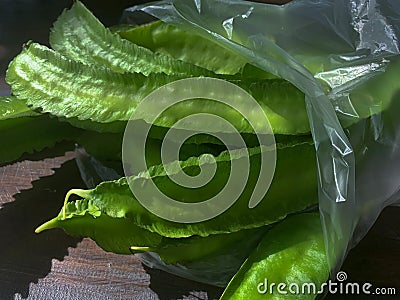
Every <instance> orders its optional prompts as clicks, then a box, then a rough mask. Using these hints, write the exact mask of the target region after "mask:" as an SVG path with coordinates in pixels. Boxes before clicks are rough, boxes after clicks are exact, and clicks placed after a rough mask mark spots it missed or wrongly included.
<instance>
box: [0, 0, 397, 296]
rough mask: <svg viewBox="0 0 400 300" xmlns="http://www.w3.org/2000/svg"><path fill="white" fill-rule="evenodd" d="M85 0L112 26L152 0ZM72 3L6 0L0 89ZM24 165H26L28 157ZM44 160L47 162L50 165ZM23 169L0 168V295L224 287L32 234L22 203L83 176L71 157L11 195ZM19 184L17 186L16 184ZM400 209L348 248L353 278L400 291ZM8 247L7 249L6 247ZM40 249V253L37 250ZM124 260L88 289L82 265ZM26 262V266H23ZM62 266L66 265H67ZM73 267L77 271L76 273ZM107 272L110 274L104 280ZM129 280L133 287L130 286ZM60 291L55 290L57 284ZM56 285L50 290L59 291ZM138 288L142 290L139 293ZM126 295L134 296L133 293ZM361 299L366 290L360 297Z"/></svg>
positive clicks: (0, 17)
mask: <svg viewBox="0 0 400 300" xmlns="http://www.w3.org/2000/svg"><path fill="white" fill-rule="evenodd" d="M82 2H84V3H85V5H86V6H87V7H88V8H89V9H90V10H92V11H93V12H94V14H95V15H96V16H97V17H98V18H99V19H100V20H101V21H102V22H103V23H104V24H105V25H107V26H110V25H114V24H117V23H118V22H119V19H120V16H121V13H122V11H123V9H124V8H126V7H129V6H131V5H134V4H139V3H144V2H146V1H129V0H113V1H99V0H97V1H96V0H86V1H85V0H84V1H82ZM276 2H285V1H276ZM71 4H72V1H67V0H0V95H5V94H7V93H9V88H8V86H7V85H6V83H5V81H4V75H5V71H6V68H7V65H8V63H9V61H10V60H11V59H12V58H13V57H14V56H15V55H17V54H18V53H19V52H20V50H21V46H22V44H23V43H25V42H26V41H28V40H34V41H37V42H39V43H42V44H46V45H47V44H48V34H49V28H50V27H51V24H52V23H53V21H54V20H55V19H56V18H57V16H58V15H59V14H60V13H61V11H62V10H63V9H64V8H66V7H69V6H70V5H71ZM66 147H67V146H66ZM68 147H69V146H68ZM65 149H66V148H62V149H61V150H60V149H58V150H57V151H59V152H60V153H61V154H63V153H64V152H63V151H64V150H65ZM46 155H47V156H46ZM55 155H56V154H55V153H54V151H53V152H48V151H47V152H46V151H45V153H44V154H43V157H54V156H55ZM25 164H26V163H25ZM22 166H25V165H24V164H22ZM25 168H26V169H29V168H30V169H29V170H30V171H29V172H31V173H29V172H28V171H26V170H25V171H26V172H28V173H29V174H30V175H29V174H28V173H26V174H28V175H24V176H27V177H28V178H32V172H33V173H35V172H36V173H37V172H38V171H37V170H38V169H35V168H39V166H38V165H35V166H34V167H32V166H31V165H27V166H25ZM40 168H44V166H43V165H40ZM46 168H49V167H48V166H47V165H46ZM20 169H21V165H20V164H18V165H17V164H14V165H12V166H10V167H7V168H6V167H2V168H0V175H1V172H2V171H3V175H2V177H1V176H0V196H2V195H3V194H4V193H5V192H4V191H6V192H7V193H8V195H9V196H10V197H9V198H7V199H10V200H7V201H13V202H11V203H7V204H5V202H6V201H5V200H4V199H6V198H4V197H3V198H2V197H0V204H1V205H2V207H1V209H0V239H1V240H0V244H2V246H1V247H3V249H1V250H0V255H1V256H2V258H1V259H0V300H3V299H8V297H10V299H11V298H14V297H13V295H14V293H15V294H19V295H22V297H23V298H25V297H28V296H29V297H30V298H31V299H50V298H46V296H44V295H45V294H46V292H44V294H43V295H42V296H40V293H43V290H44V289H47V290H49V289H53V288H54V289H56V288H59V287H60V291H59V295H60V297H61V298H59V299H63V298H65V293H69V292H67V291H72V290H73V289H74V288H76V290H77V291H79V289H81V290H82V295H83V294H85V295H86V296H85V299H90V298H91V299H106V298H102V297H103V296H104V295H105V294H107V293H110V291H112V290H114V292H115V294H114V296H115V297H111V298H110V299H112V298H114V299H119V298H120V297H121V295H122V294H118V293H117V290H118V289H117V286H119V287H120V290H118V291H120V293H128V292H132V293H135V296H133V295H132V298H131V299H137V298H143V299H147V298H148V297H151V298H153V297H155V298H157V297H158V298H160V299H177V298H181V297H183V296H184V295H186V296H187V297H189V298H194V299H207V298H216V297H218V296H219V294H220V293H221V290H220V289H218V288H214V287H210V286H206V285H201V284H197V283H194V282H190V281H187V280H181V279H179V278H177V277H175V276H172V275H168V274H166V273H163V272H160V271H156V270H151V269H148V268H145V269H143V267H142V266H140V263H139V262H138V261H137V260H132V258H129V259H126V258H125V257H123V258H121V257H120V256H110V255H108V254H107V255H108V256H107V255H106V254H105V253H103V252H102V251H101V250H100V249H98V248H96V246H95V245H94V244H93V243H91V242H90V241H83V242H81V241H80V240H76V239H71V238H69V237H67V236H66V235H65V234H64V233H62V232H56V233H54V234H50V233H49V235H44V237H43V236H42V237H40V238H38V237H36V236H34V235H26V232H27V229H26V227H24V226H28V228H29V230H31V229H33V228H34V226H36V225H37V224H40V223H41V220H39V219H38V218H37V217H36V218H35V219H33V220H32V219H29V218H27V217H26V216H24V215H23V214H22V215H21V213H20V212H21V209H22V208H24V210H22V211H26V214H28V213H29V210H33V211H34V210H35V209H37V205H36V204H33V203H35V202H34V201H36V199H38V198H43V199H44V200H43V201H44V202H43V201H42V202H41V203H42V204H41V205H42V206H43V207H42V208H43V209H48V210H54V212H58V208H59V207H60V205H59V203H57V202H56V203H54V198H59V199H62V195H64V194H65V191H66V190H67V189H68V188H69V187H70V183H71V182H75V183H76V184H77V185H82V183H81V180H80V179H79V173H78V170H77V168H76V165H75V164H74V163H73V162H69V163H66V165H64V166H63V168H62V169H60V170H58V171H56V174H55V175H54V176H51V177H49V178H48V179H43V180H40V181H38V182H37V183H35V184H34V187H36V188H35V189H30V190H28V191H27V192H23V193H20V194H18V195H17V196H13V194H10V192H8V190H6V187H5V185H6V184H7V182H8V184H9V188H10V190H12V187H13V185H17V184H16V182H17V180H18V174H19V173H18V172H19V171H18V170H20ZM10 170H11V171H10ZM7 172H8V173H10V172H12V173H13V174H14V172H15V174H14V175H15V176H14V177H12V179H7V178H8V177H7V178H6V175H5V174H6V173H7ZM71 177H72V178H73V179H70V180H65V178H71ZM4 178H6V179H4ZM10 178H11V177H10ZM7 180H8V181H7ZM28 181H29V180H28ZM47 186H52V187H53V186H54V187H57V188H55V189H54V191H51V190H49V189H48V188H46V187H47ZM15 188H16V189H17V190H18V187H17V186H16V187H15ZM2 193H3V194H2ZM46 201H47V202H46ZM50 208H51V209H50ZM38 213H40V211H38ZM48 215H49V216H52V215H54V213H53V212H51V213H50V212H49V213H48ZM399 215H400V208H394V207H391V208H388V209H385V211H384V212H383V214H382V215H381V217H380V218H379V220H378V222H377V224H376V225H375V226H374V227H373V229H372V230H371V232H370V233H369V234H368V236H367V237H366V238H365V239H364V240H363V241H362V242H361V243H360V244H359V245H358V246H357V247H356V248H355V249H353V250H352V251H351V252H350V254H349V256H348V258H347V260H346V262H345V264H344V266H343V268H342V270H344V271H346V272H347V273H348V277H349V280H352V281H360V282H366V281H368V282H371V283H373V284H374V285H375V286H381V287H384V286H386V287H397V288H398V293H400V218H399V217H398V216H399ZM27 220H28V221H27ZM28 223H29V224H28ZM31 227H32V228H31ZM79 242H81V243H83V244H84V245H85V247H86V248H83V249H82V248H79V247H78V248H77V250H76V252H74V251H72V254H71V251H67V248H68V247H77V244H78V243H79ZM26 243H27V244H26ZM13 245H14V246H13ZM12 247H16V248H12ZM30 247H31V249H30ZM4 248H5V249H6V250H4ZM25 248H26V249H25ZM13 249H17V250H13ZM4 251H5V252H4ZM35 251H36V252H37V253H42V254H41V255H37V253H36V252H35ZM85 251H86V252H85ZM35 253H36V254H35ZM68 253H69V254H68ZM74 253H75V254H74ZM35 255H37V256H35ZM67 255H69V256H67ZM74 255H75V256H74ZM35 257H36V259H35ZM64 257H67V259H66V262H63V263H64V264H63V265H61V266H59V267H57V264H56V267H51V265H52V264H51V262H52V259H53V258H57V259H58V260H61V261H62V260H63V259H64ZM68 257H70V258H68ZM71 257H72V258H71ZM86 260H87V264H86V265H84V264H83V265H82V261H86ZM124 260H125V261H126V262H127V264H132V265H133V266H135V268H136V269H133V270H132V269H128V268H126V269H121V270H122V271H121V272H125V273H123V274H125V275H124V276H125V277H126V278H125V277H124V280H126V281H122V283H123V284H126V286H125V287H122V288H121V286H120V285H121V284H122V283H121V281H118V280H121V278H122V277H118V278H119V279H118V278H117V279H116V278H114V277H112V279H110V278H108V279H106V278H104V279H103V278H102V276H103V277H107V276H110V275H109V274H108V273H104V272H105V271H104V272H103V271H102V269H101V270H100V269H99V268H97V269H95V270H94V271H93V272H94V273H95V274H97V277H96V280H97V281H96V282H95V286H100V288H99V290H97V292H96V291H93V292H88V290H85V287H86V289H87V288H88V287H93V282H92V284H87V285H86V283H87V282H90V281H91V280H92V279H90V278H91V277H90V276H89V275H90V274H89V275H88V273H87V272H86V271H85V269H82V268H90V266H95V267H94V268H96V267H97V266H99V264H100V265H101V263H103V262H111V261H112V262H113V263H114V264H115V265H119V266H120V267H121V268H123V267H127V266H124V263H123V262H124ZM5 266H7V267H5ZM21 266H23V268H22V267H21ZM82 266H84V267H82ZM21 268H22V269H21ZM52 268H53V269H52ZM54 268H55V269H54ZM57 268H58V269H57ZM68 268H69V269H68ZM63 269H64V271H62V270H63ZM21 270H22V271H21ZM74 270H80V272H81V273H80V274H75V273H74V272H75V271H74ZM102 272H103V273H102ZM130 273H133V274H132V277H129V274H130ZM54 274H55V275H54ZM74 274H75V277H76V278H74ZM143 274H146V276H149V277H150V279H149V280H148V281H144V282H142V281H141V280H142V279H141V278H142V277H141V276H142V275H143ZM114 275H115V274H114ZM63 276H64V277H63ZM143 276H144V275H143ZM41 278H44V279H45V280H44V282H47V281H48V283H47V285H46V284H42V285H38V287H36V288H30V286H31V284H32V283H36V282H38V281H39V282H40V280H41ZM46 278H47V279H46ZM52 278H53V279H52ZM71 278H72V279H71ZM73 278H74V279H73ZM146 278H147V277H146ZM46 280H47V281H46ZM74 280H75V281H74ZM102 280H104V282H103V281H102ZM130 280H131V281H130ZM80 281H82V285H80V284H79V282H80ZM66 282H73V283H74V284H69V285H68V284H66ZM113 285H114V287H113ZM128 285H129V287H130V288H128ZM62 287H64V288H65V289H63V288H62ZM116 289H117V290H116ZM5 291H6V292H7V293H6V292H5ZM124 291H125V292H124ZM192 291H195V292H192ZM196 291H197V292H196ZM54 293H56V294H57V291H56V292H54ZM54 293H53V294H47V295H54ZM63 293H64V294H63ZM77 293H78V292H77ZM90 295H92V296H90ZM100 295H103V296H100ZM138 295H139V296H138ZM140 295H142V296H141V297H140ZM3 296H6V297H7V298H4V297H3ZM125 296H127V299H129V295H125ZM71 297H72V296H71ZM104 297H105V296H104ZM339 298H340V297H338V296H336V297H333V296H330V297H328V299H339ZM351 298H352V299H355V297H351ZM70 299H79V297H78V298H73V297H72V298H70ZM357 299H366V298H365V297H360V298H357ZM369 299H388V297H375V298H374V297H371V298H369ZM395 299H400V295H398V296H397V297H395Z"/></svg>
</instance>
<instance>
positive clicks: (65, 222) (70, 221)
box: [36, 200, 268, 264]
mask: <svg viewBox="0 0 400 300" xmlns="http://www.w3.org/2000/svg"><path fill="white" fill-rule="evenodd" d="M52 228H61V229H63V230H64V231H65V232H66V233H68V234H70V235H72V236H79V237H90V238H91V239H93V240H94V241H95V242H96V243H97V244H98V245H99V246H100V247H102V248H103V249H104V250H106V251H110V252H113V253H118V254H131V253H142V252H146V251H151V252H155V253H157V254H158V255H159V256H160V258H161V259H162V260H163V261H164V262H165V263H167V264H177V263H179V264H187V263H191V262H195V261H198V260H201V259H204V258H207V257H210V256H214V255H229V254H230V253H233V254H234V255H235V256H238V257H240V258H241V259H243V260H244V259H245V257H246V256H247V255H248V254H249V253H250V252H251V250H252V249H253V248H254V247H255V246H256V245H257V243H258V242H259V240H260V239H261V237H262V235H263V234H264V233H265V232H266V231H267V230H268V227H262V228H255V229H249V230H241V231H238V232H234V233H228V234H218V235H210V236H208V237H199V236H193V237H189V238H183V239H173V238H166V237H162V236H160V235H158V234H157V233H153V232H150V231H148V230H146V229H143V228H141V227H139V226H137V225H136V224H135V223H134V222H132V220H130V219H128V218H115V217H111V216H108V215H107V214H105V213H104V212H102V211H101V210H100V209H99V208H98V207H97V206H96V205H95V204H94V203H93V202H92V201H91V200H78V201H75V202H69V203H67V204H66V206H65V218H64V216H63V212H60V214H59V215H58V216H57V217H55V218H54V219H52V220H50V221H48V222H46V223H45V224H43V225H41V226H40V227H38V228H37V229H36V232H37V233H39V232H42V231H44V230H48V229H52ZM244 239H246V240H247V241H248V243H247V244H246V245H245V246H244V247H242V249H240V251H236V250H234V249H233V247H234V245H236V244H237V243H240V242H241V241H243V240H244ZM204 245H207V247H204ZM233 254H232V255H233ZM239 260H240V259H239Z"/></svg>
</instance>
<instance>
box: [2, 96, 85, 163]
mask: <svg viewBox="0 0 400 300" xmlns="http://www.w3.org/2000/svg"><path fill="white" fill-rule="evenodd" d="M78 134H79V130H77V129H76V128H74V127H72V126H70V125H69V124H66V123H61V122H58V121H57V119H56V118H51V117H49V116H48V115H40V114H38V113H36V112H34V111H32V110H31V109H30V108H29V107H28V106H26V104H25V102H24V101H22V100H19V99H17V98H16V97H13V96H11V97H0V139H1V140H2V141H3V142H2V144H1V147H0V163H6V162H10V161H13V160H16V159H18V158H19V157H20V156H21V155H22V154H24V153H32V152H35V151H40V150H43V149H44V148H46V147H51V146H54V145H55V144H56V143H57V142H61V141H62V140H71V139H73V138H74V137H76V136H77V135H78Z"/></svg>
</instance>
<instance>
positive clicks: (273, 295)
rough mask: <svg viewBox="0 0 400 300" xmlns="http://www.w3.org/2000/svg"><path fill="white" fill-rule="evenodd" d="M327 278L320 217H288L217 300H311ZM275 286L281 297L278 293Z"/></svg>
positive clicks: (278, 225) (261, 243) (305, 215)
mask: <svg viewBox="0 0 400 300" xmlns="http://www.w3.org/2000/svg"><path fill="white" fill-rule="evenodd" d="M328 277H329V267H328V261H327V258H326V254H325V247H324V239H323V234H322V227H321V223H320V218H319V214H317V213H305V214H299V215H295V216H291V217H288V218H287V219H285V220H283V221H282V222H281V223H279V224H277V225H276V226H274V227H273V228H272V229H271V230H270V231H269V232H267V233H266V234H265V236H264V237H263V239H262V240H261V242H260V244H259V245H258V246H257V248H256V249H255V250H254V251H253V252H252V253H251V254H250V256H249V257H248V258H247V260H246V261H245V262H244V264H243V265H242V267H241V268H240V269H239V271H238V272H237V273H236V275H235V276H234V277H233V278H232V280H231V282H230V283H229V285H228V286H227V288H226V289H225V291H224V293H223V295H222V296H221V298H220V300H227V299H231V300H247V299H294V300H298V299H304V300H306V299H310V300H311V299H315V298H316V296H317V294H318V292H319V291H321V287H322V284H323V283H324V282H325V281H326V280H327V279H328ZM278 285H279V290H280V291H283V293H280V292H278ZM309 290H310V292H309ZM302 291H305V292H302ZM320 294H323V291H321V292H320Z"/></svg>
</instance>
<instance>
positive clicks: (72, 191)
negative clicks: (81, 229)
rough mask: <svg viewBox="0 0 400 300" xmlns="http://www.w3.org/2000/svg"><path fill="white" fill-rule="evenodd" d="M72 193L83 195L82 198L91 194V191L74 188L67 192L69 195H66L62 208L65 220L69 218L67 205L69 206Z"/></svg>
mask: <svg viewBox="0 0 400 300" xmlns="http://www.w3.org/2000/svg"><path fill="white" fill-rule="evenodd" d="M71 195H77V196H79V197H82V198H87V197H88V196H89V191H88V190H82V189H72V190H70V191H69V192H68V193H67V195H65V200H64V205H63V209H62V214H63V217H62V219H63V220H65V219H66V218H67V216H66V207H67V203H68V200H69V197H70V196H71Z"/></svg>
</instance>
